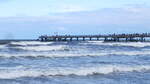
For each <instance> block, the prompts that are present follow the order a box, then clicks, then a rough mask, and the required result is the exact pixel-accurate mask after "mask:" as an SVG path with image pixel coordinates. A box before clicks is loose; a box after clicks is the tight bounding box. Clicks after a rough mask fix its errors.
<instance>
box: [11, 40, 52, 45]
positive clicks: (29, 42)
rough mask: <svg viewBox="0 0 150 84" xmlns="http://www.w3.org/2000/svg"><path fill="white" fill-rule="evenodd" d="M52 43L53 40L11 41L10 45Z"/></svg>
mask: <svg viewBox="0 0 150 84" xmlns="http://www.w3.org/2000/svg"><path fill="white" fill-rule="evenodd" d="M52 43H53V42H39V41H20V42H11V43H10V45H20V46H28V45H48V44H52Z"/></svg>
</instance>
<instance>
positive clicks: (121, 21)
mask: <svg viewBox="0 0 150 84" xmlns="http://www.w3.org/2000/svg"><path fill="white" fill-rule="evenodd" d="M149 10H150V1H149V0H0V31H1V33H0V39H7V38H8V39H12V38H14V39H21V38H22V39H27V38H29V39H32V38H35V39H36V38H37V37H38V36H39V35H41V34H48V35H52V34H54V32H58V33H59V34H100V33H103V34H107V33H133V32H148V31H150V26H149V23H150V12H149Z"/></svg>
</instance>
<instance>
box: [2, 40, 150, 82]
mask: <svg viewBox="0 0 150 84" xmlns="http://www.w3.org/2000/svg"><path fill="white" fill-rule="evenodd" d="M0 84H150V43H148V42H145V43H140V42H128V43H123V42H122V43H121V42H120V43H117V42H114V43H104V42H102V41H81V42H76V41H73V42H38V41H19V42H10V43H6V44H0Z"/></svg>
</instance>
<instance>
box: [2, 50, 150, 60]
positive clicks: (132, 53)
mask: <svg viewBox="0 0 150 84" xmlns="http://www.w3.org/2000/svg"><path fill="white" fill-rule="evenodd" d="M111 55H114V56H138V55H150V51H128V52H124V51H118V52H116V51H113V52H101V53H75V52H74V53H67V52H59V53H56V52H52V53H48V52H47V53H34V52H32V53H29V52H26V53H21V54H12V53H11V54H8V53H0V57H6V58H9V57H84V56H111Z"/></svg>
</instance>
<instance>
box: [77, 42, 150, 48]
mask: <svg viewBox="0 0 150 84" xmlns="http://www.w3.org/2000/svg"><path fill="white" fill-rule="evenodd" d="M80 44H84V45H87V44H94V45H105V46H128V47H147V46H150V42H103V41H88V42H86V43H80Z"/></svg>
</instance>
